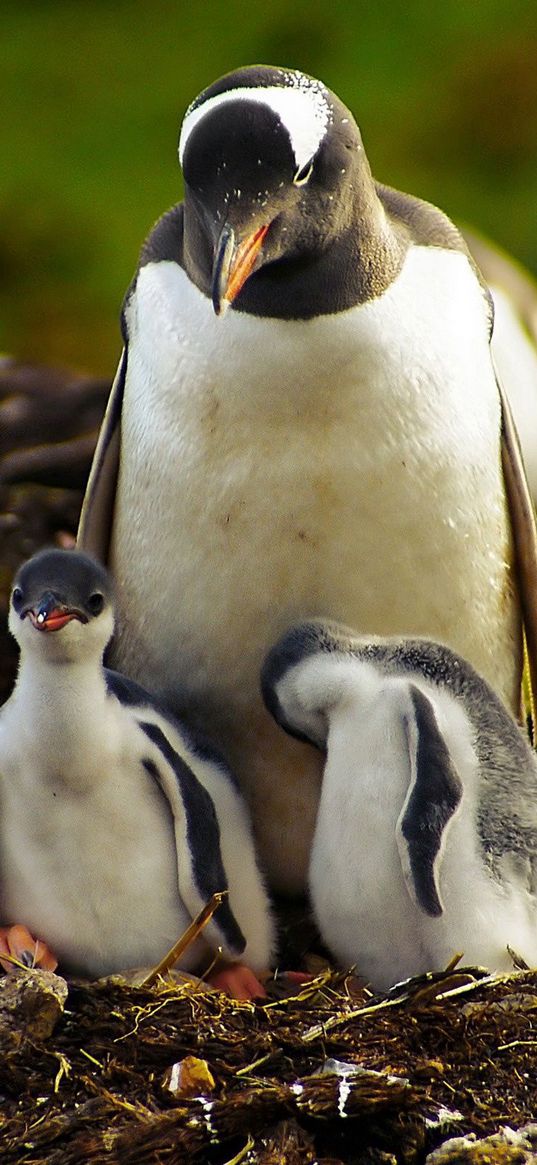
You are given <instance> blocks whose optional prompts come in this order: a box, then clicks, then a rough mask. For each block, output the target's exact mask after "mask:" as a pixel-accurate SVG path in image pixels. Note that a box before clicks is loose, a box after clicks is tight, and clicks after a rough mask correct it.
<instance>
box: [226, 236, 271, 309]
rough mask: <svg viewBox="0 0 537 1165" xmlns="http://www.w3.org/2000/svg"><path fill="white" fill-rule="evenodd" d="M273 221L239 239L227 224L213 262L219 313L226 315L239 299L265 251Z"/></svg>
mask: <svg viewBox="0 0 537 1165" xmlns="http://www.w3.org/2000/svg"><path fill="white" fill-rule="evenodd" d="M269 226H270V223H265V224H264V225H263V226H261V227H258V228H257V230H255V231H252V233H251V234H249V235H246V237H245V238H244V239H243V240H242V242H237V239H236V236H235V231H234V230H233V227H231V226H229V223H226V225H225V226H224V227H223V229H222V232H221V234H220V238H219V240H218V244H217V247H216V253H215V258H214V264H213V285H212V300H213V307H214V310H215V314H216V315H217V316H219V315H222V314H223V313H224V311H225V310H226V308H227V307H228V306H229V304H230V303H233V300H234V299H236V297H237V295H238V294H239V291H240V290H241V287H244V284H245V283H246V280H247V279H248V276H249V275H251V274H252V271H253V269H254V267H255V263H256V260H257V257H258V255H260V253H261V249H262V246H263V241H264V239H265V235H266V233H267V231H268V229H269Z"/></svg>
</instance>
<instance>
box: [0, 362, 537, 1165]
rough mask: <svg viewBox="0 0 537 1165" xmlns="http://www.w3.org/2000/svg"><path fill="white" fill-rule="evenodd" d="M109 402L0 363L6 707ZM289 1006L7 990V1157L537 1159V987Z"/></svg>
mask: <svg viewBox="0 0 537 1165" xmlns="http://www.w3.org/2000/svg"><path fill="white" fill-rule="evenodd" d="M107 388H108V386H107V384H106V383H104V382H102V381H95V380H92V379H88V378H84V377H80V376H76V375H72V374H70V373H63V372H51V371H50V370H47V369H35V368H27V367H24V366H20V365H17V364H15V363H13V362H10V361H3V362H0V420H1V422H2V424H1V426H0V430H1V432H0V540H1V542H0V702H1V701H2V700H3V699H5V698H6V697H7V695H8V694H9V691H10V689H11V686H12V683H13V678H14V668H15V652H14V648H13V647H12V645H11V643H10V640H9V639H8V636H7V629H6V613H7V601H8V594H9V587H10V584H11V579H12V575H13V573H14V571H15V569H16V568H17V566H18V565H19V563H20V562H21V561H23V560H24V559H25V558H27V557H29V555H30V554H32V553H33V552H34V551H35V550H37V549H38V548H39V547H40V546H43V545H45V544H51V543H53V542H55V541H57V542H59V543H60V544H62V543H63V544H65V543H66V542H68V541H69V539H70V538H72V536H73V535H74V532H75V529H76V523H77V518H78V513H79V508H80V503H81V499H82V491H83V488H84V483H85V480H86V476H87V472H88V469H89V464H90V460H91V454H92V450H93V446H94V443H95V439H96V435H97V429H98V425H99V421H100V418H101V415H102V412H103V410H104V405H105V400H106V395H107ZM295 935H296V930H295ZM287 965H290V964H289V962H287ZM283 983H284V981H283ZM281 994H282V981H278V980H277V979H276V980H275V982H274V983H272V984H269V998H268V1000H267V1001H266V1002H263V1003H262V1004H259V1003H257V1004H251V1003H236V1002H233V1001H232V1000H229V999H227V998H226V997H225V996H223V995H220V994H217V993H214V992H209V991H207V990H206V989H205V988H204V987H203V985H200V984H197V983H195V982H192V981H187V982H181V983H177V982H174V981H171V980H169V979H168V980H167V979H163V978H161V979H158V980H157V982H156V984H155V985H154V986H151V987H149V986H142V987H134V986H130V985H129V984H128V983H127V982H125V981H121V980H119V979H118V978H116V979H111V980H108V981H99V982H97V983H88V982H81V981H72V982H67V983H66V981H65V980H64V979H61V978H59V977H58V976H56V975H51V974H49V973H47V972H42V971H39V970H19V971H17V972H16V973H15V974H13V975H9V976H6V977H5V978H4V979H3V980H0V1092H1V1093H2V1107H1V1109H0V1156H1V1159H2V1161H3V1162H5V1163H6V1165H9V1163H11V1162H13V1163H15V1162H16V1163H17V1165H19V1163H20V1165H45V1163H46V1165H74V1163H75V1162H76V1163H78V1162H80V1163H82V1162H88V1163H90V1165H93V1163H96V1162H115V1163H118V1165H148V1163H152V1162H155V1163H162V1165H164V1163H166V1165H174V1163H176V1162H183V1161H184V1162H187V1161H188V1162H192V1163H193V1165H196V1163H197V1162H199V1163H207V1165H212V1163H214V1165H223V1163H224V1162H226V1163H227V1165H231V1163H235V1162H240V1161H243V1162H245V1163H246V1165H248V1163H253V1162H256V1163H263V1165H269V1163H270V1165H295V1163H298V1162H300V1163H302V1162H304V1163H308V1165H314V1163H317V1165H338V1163H340V1162H345V1163H352V1162H360V1165H363V1163H370V1165H373V1163H379V1165H380V1163H384V1165H389V1163H392V1165H393V1163H397V1165H399V1163H404V1162H424V1161H428V1162H430V1163H431V1165H433V1163H434V1165H444V1163H447V1162H457V1163H464V1162H479V1163H480V1165H485V1163H486V1162H498V1163H503V1162H517V1163H518V1162H520V1163H522V1162H530V1161H533V1162H537V1126H532V1124H531V1122H532V1120H533V1119H534V1117H535V1114H536V1113H537V1087H536V1081H535V1067H534V1065H535V1061H536V1054H537V972H530V971H526V970H523V971H516V972H514V973H513V974H512V975H510V976H509V975H507V976H506V975H502V976H489V975H487V974H486V972H483V971H480V970H476V969H469V970H463V971H461V970H449V971H447V972H446V973H445V974H443V975H435V976H426V977H422V978H420V979H417V980H413V981H412V982H411V983H409V984H408V985H406V986H405V987H404V988H402V989H400V990H394V991H393V992H392V993H391V994H390V995H388V996H386V997H384V998H379V997H376V998H375V997H373V996H372V995H371V993H369V992H368V991H367V989H365V988H364V987H363V986H362V985H361V984H360V981H359V980H358V979H356V978H355V977H354V976H353V975H352V974H342V973H339V972H336V971H334V970H333V969H330V968H325V969H323V970H322V971H321V973H320V974H319V975H318V977H317V978H316V979H315V980H314V981H313V982H312V983H311V984H308V986H307V987H305V988H304V989H303V990H302V991H301V992H300V994H298V995H295V996H285V995H284V997H283V998H281Z"/></svg>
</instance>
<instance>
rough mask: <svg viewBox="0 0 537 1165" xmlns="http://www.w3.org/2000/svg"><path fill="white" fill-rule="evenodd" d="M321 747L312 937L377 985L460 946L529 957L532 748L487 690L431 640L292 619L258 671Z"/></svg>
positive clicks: (535, 867)
mask: <svg viewBox="0 0 537 1165" xmlns="http://www.w3.org/2000/svg"><path fill="white" fill-rule="evenodd" d="M262 683H263V691H264V696H265V700H266V702H267V706H268V708H269V709H270V711H271V712H272V714H273V716H274V717H275V719H276V721H277V722H278V723H279V724H280V725H281V726H282V727H283V728H285V729H286V731H287V732H290V733H292V734H293V735H294V736H297V737H298V738H299V739H300V740H306V741H309V742H310V743H311V744H313V745H315V747H316V748H317V749H320V750H321V751H322V752H323V753H324V754H325V757H326V759H325V765H324V775H323V783H322V792H321V798H320V803H319V812H318V816H317V823H316V827H315V835H314V840H313V846H312V852H311V862H310V869H309V885H310V892H311V899H312V905H313V909H314V913H315V916H316V919H317V923H318V925H319V928H320V932H321V935H322V936H323V938H324V940H325V942H326V943H327V945H328V946H329V947H330V949H331V950H332V952H333V953H334V954H335V955H336V957H337V958H338V959H339V960H340V961H341V963H343V964H344V965H345V966H349V965H350V964H353V963H356V966H357V970H358V972H359V974H362V975H364V976H366V978H367V979H368V980H370V982H371V983H372V984H373V986H374V987H375V988H378V989H382V990H383V989H385V988H387V987H389V986H390V985H391V984H393V983H394V982H395V981H396V980H400V979H403V978H407V977H408V976H410V975H415V974H418V973H421V972H423V971H430V970H441V969H442V968H443V967H445V966H447V964H448V963H449V961H450V959H451V958H452V957H453V955H454V953H456V952H463V953H464V959H465V961H466V962H470V963H479V964H485V965H486V966H488V967H489V968H490V969H491V970H505V969H512V966H513V962H512V958H511V956H510V954H509V951H508V949H507V948H508V946H509V947H511V948H512V949H514V951H516V952H517V953H518V954H519V955H521V956H522V957H523V958H524V959H525V960H526V962H528V963H529V964H530V965H532V966H536V965H537V757H536V756H535V753H534V752H533V751H532V749H531V747H530V745H529V744H528V742H527V740H526V739H525V737H524V736H523V734H522V732H521V730H520V729H519V728H518V726H517V724H516V723H515V721H514V720H513V718H512V717H511V715H510V713H509V712H507V710H506V709H505V707H504V705H503V704H502V703H501V701H500V700H499V699H498V697H497V696H496V694H495V693H494V691H493V690H492V688H491V687H490V685H489V684H488V683H486V681H485V680H483V679H482V678H481V677H480V676H479V675H478V674H477V672H476V671H474V669H473V668H472V667H471V666H470V664H469V663H467V662H466V661H465V660H464V659H462V657H461V656H459V655H456V654H455V652H453V651H451V650H450V649H449V648H447V647H444V646H441V645H440V644H438V643H434V642H432V641H430V640H425V639H403V638H386V639H382V638H380V637H379V638H373V637H370V636H367V637H366V636H358V635H355V634H354V633H353V632H352V631H349V630H348V629H347V628H344V627H341V626H339V625H337V624H332V623H325V622H322V621H320V620H319V621H312V622H307V623H302V624H299V625H297V626H294V627H293V628H291V630H290V631H289V632H288V633H287V634H286V635H284V636H283V638H282V639H281V640H280V641H279V643H278V644H277V645H276V646H275V647H274V648H273V649H272V651H271V652H270V653H269V655H268V658H267V660H266V662H265V665H264V668H263V675H262Z"/></svg>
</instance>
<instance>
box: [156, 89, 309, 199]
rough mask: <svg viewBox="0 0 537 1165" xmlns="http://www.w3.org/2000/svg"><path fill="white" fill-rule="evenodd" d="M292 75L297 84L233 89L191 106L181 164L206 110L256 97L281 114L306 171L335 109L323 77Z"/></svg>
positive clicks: (299, 170)
mask: <svg viewBox="0 0 537 1165" xmlns="http://www.w3.org/2000/svg"><path fill="white" fill-rule="evenodd" d="M292 79H293V84H292V85H289V86H283V85H282V86H279V85H269V86H267V87H266V88H263V87H261V86H260V87H259V88H244V89H241V88H239V89H229V90H228V91H227V93H218V94H217V95H216V97H209V99H208V100H207V101H204V102H202V104H201V105H197V106H195V107H194V108H192V106H191V107H190V109H188V110H187V112H186V115H185V119H184V121H183V125H182V128H181V137H180V139H179V161H180V163H181V165H182V164H183V157H184V153H185V149H186V146H187V142H188V139H189V137H190V135H191V133H192V131H193V130H194V129H195V127H196V126H197V125H198V124H199V122H200V121H201V120H202V118H203V117H205V116H206V114H208V113H210V112H211V111H212V110H213V109H218V108H219V107H220V106H221V105H226V104H228V102H230V101H245V102H246V101H250V102H251V101H253V102H255V103H256V104H258V105H266V106H267V107H268V108H269V109H271V110H272V112H273V113H275V114H276V115H277V117H278V118H279V120H280V122H281V124H282V126H283V127H284V129H285V130H286V131H287V133H288V135H289V141H290V143H291V149H292V151H293V154H294V156H295V162H296V167H297V173H298V174H300V173H303V172H304V171H305V170H306V169H307V167H308V164H309V163H310V162H311V160H312V158H313V157H314V155H315V154H316V153H317V150H318V149H319V146H320V144H321V142H322V140H323V138H324V136H325V134H326V131H327V129H328V127H329V125H330V123H331V121H332V110H331V108H330V105H329V102H328V97H327V95H326V92H325V90H324V88H323V86H322V85H321V84H320V82H319V81H313V80H311V79H310V78H309V77H304V76H303V75H302V74H301V73H297V74H295V75H293V76H292ZM308 177H309V174H308ZM306 180H307V179H306Z"/></svg>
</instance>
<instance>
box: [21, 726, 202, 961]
mask: <svg viewBox="0 0 537 1165" xmlns="http://www.w3.org/2000/svg"><path fill="white" fill-rule="evenodd" d="M132 732H133V733H134V732H135V729H134V727H133V728H132ZM101 759H102V761H103V764H104V767H103V768H101V769H100V771H99V773H98V774H97V772H96V774H95V776H96V781H95V785H94V787H91V784H89V785H86V787H85V788H82V787H73V786H69V785H67V784H66V782H65V781H64V780H62V778H61V774H60V771H59V770H60V764H59V763H58V778H57V779H55V778H54V775H53V774H52V773H50V772H49V773H48V774H47V775H46V777H44V774H43V773H41V774H40V780H39V781H35V780H32V779H31V773H29V769H28V766H27V765H25V764H24V758H19V762H18V765H17V767H16V768H15V769H14V770H13V771H12V772H11V771H10V772H9V773H4V774H3V776H4V778H5V780H4V783H3V786H2V790H1V801H2V821H1V824H0V847H1V849H0V852H1V859H0V862H1V885H2V889H1V900H2V915H3V917H4V918H5V919H7V920H8V921H9V920H11V919H13V920H20V921H24V922H25V923H26V925H28V926H29V927H30V929H34V931H35V933H36V934H43V935H46V938H47V941H48V943H49V945H50V946H51V947H52V949H54V950H55V951H56V953H57V954H58V956H59V958H60V959H61V961H62V962H64V963H65V965H66V966H69V967H70V968H72V969H79V970H83V971H84V972H85V973H90V974H92V973H95V974H104V973H109V972H112V971H114V970H119V969H122V968H125V967H128V966H140V965H149V964H150V963H152V962H153V961H154V960H155V958H157V959H158V958H160V957H161V955H162V954H164V952H165V950H166V949H168V948H169V946H171V945H172V943H173V942H174V941H175V939H176V938H177V937H178V935H179V934H180V933H181V931H182V929H183V928H184V924H185V922H186V912H185V910H184V907H183V905H182V903H181V901H180V899H179V894H178V886H177V857H176V847H175V838H174V832H173V822H172V818H171V813H170V811H169V808H168V805H167V802H166V801H165V799H164V798H163V796H162V794H161V793H160V791H159V790H158V789H157V787H156V786H155V784H154V782H153V781H152V780H151V778H150V777H149V776H148V774H147V773H146V772H145V771H144V769H143V767H142V765H141V763H140V762H137V761H136V759H135V758H133V757H131V756H129V755H128V749H125V750H124V752H123V754H122V755H120V756H118V755H116V756H115V757H112V758H111V757H110V756H108V757H105V756H104V755H103V757H102V758H101ZM59 761H60V758H58V762H59ZM30 784H31V788H30Z"/></svg>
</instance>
